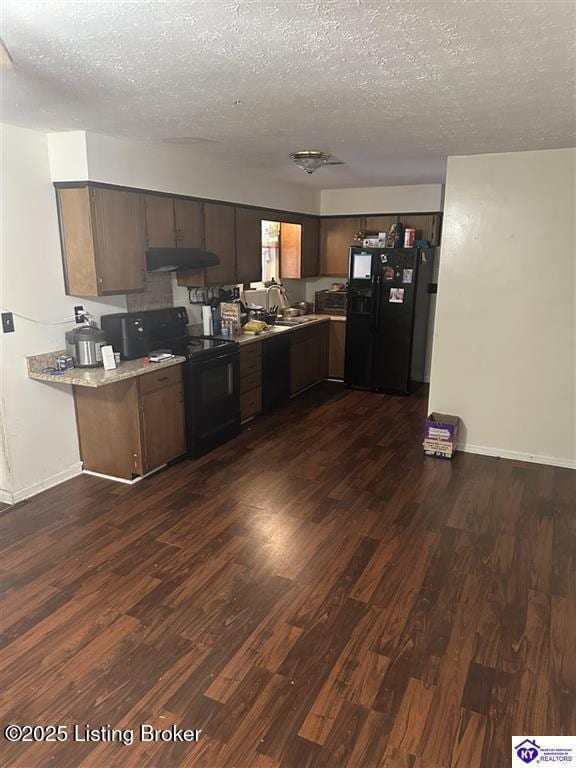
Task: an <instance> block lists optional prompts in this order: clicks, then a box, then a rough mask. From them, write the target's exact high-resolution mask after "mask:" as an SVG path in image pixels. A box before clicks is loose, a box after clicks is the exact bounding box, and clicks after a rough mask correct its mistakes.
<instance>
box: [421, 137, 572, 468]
mask: <svg viewBox="0 0 576 768" xmlns="http://www.w3.org/2000/svg"><path fill="white" fill-rule="evenodd" d="M575 168H576V150H574V149H556V150H547V151H540V152H517V153H513V154H490V155H476V156H473V157H451V158H449V159H448V174H447V180H446V201H445V207H444V228H443V240H442V248H441V250H442V259H441V262H440V275H439V281H438V297H437V307H436V328H435V339H434V350H433V358H432V374H431V391H430V408H431V409H432V410H436V411H440V412H444V413H451V414H456V415H458V416H460V417H461V418H462V419H463V421H464V425H465V429H464V431H463V434H462V436H461V439H462V442H463V443H464V447H465V448H466V449H467V450H470V451H472V452H475V453H488V454H490V455H499V456H504V457H517V458H521V459H527V460H533V461H538V462H543V463H551V464H556V465H559V466H573V467H574V466H576V460H575V431H576V379H575V351H576V333H575V324H576V314H575V264H576V238H575V211H576V199H575Z"/></svg>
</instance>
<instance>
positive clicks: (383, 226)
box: [361, 214, 398, 234]
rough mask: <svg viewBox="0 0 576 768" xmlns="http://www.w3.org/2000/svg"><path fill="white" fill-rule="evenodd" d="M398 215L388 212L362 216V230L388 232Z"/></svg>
mask: <svg viewBox="0 0 576 768" xmlns="http://www.w3.org/2000/svg"><path fill="white" fill-rule="evenodd" d="M397 221H398V216H395V215H394V214H390V215H388V216H364V217H363V218H362V226H361V231H362V232H386V234H388V232H390V227H391V226H392V225H393V224H396V222H397Z"/></svg>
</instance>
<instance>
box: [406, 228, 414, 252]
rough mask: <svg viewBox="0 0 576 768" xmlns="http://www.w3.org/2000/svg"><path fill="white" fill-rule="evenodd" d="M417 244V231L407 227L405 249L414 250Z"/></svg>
mask: <svg viewBox="0 0 576 768" xmlns="http://www.w3.org/2000/svg"><path fill="white" fill-rule="evenodd" d="M415 242H416V230H415V229H414V228H413V227H406V229H405V230H404V248H414V243H415Z"/></svg>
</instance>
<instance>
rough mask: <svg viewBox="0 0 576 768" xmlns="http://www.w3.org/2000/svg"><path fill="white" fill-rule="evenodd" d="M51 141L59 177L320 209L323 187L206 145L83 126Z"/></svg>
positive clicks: (55, 172)
mask: <svg viewBox="0 0 576 768" xmlns="http://www.w3.org/2000/svg"><path fill="white" fill-rule="evenodd" d="M49 142H50V164H51V169H52V179H53V180H54V181H71V180H74V179H76V180H79V179H90V180H91V181H101V182H106V183H109V184H119V185H123V186H128V187H139V188H141V189H153V190H157V191H159V192H172V193H174V194H181V195H192V196H196V197H207V198H212V199H213V200H227V201H229V202H233V203H246V204H247V205H261V206H265V207H270V208H280V209H285V210H293V211H299V212H301V213H318V212H319V210H320V190H319V189H316V188H314V187H307V186H306V185H303V184H289V183H287V182H283V181H277V180H274V179H271V178H269V177H268V176H266V175H265V174H263V173H259V172H258V171H253V170H250V169H239V168H238V167H237V166H232V165H230V164H226V163H224V162H223V161H220V160H218V159H215V158H214V157H209V156H207V155H206V153H205V152H204V151H203V150H202V149H201V148H192V147H178V146H174V145H163V144H158V143H145V142H138V141H127V140H125V139H116V138H112V137H111V136H104V135H102V134H98V133H86V132H83V131H70V132H66V133H55V134H51V135H50V136H49ZM82 143H84V146H85V151H84V152H83V151H82ZM84 158H86V164H87V167H86V168H85V167H84Z"/></svg>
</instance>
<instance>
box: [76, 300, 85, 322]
mask: <svg viewBox="0 0 576 768" xmlns="http://www.w3.org/2000/svg"><path fill="white" fill-rule="evenodd" d="M85 311H86V310H85V309H84V307H83V306H82V304H79V305H78V306H77V307H74V318H75V320H76V322H77V323H83V322H84V313H85Z"/></svg>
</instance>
